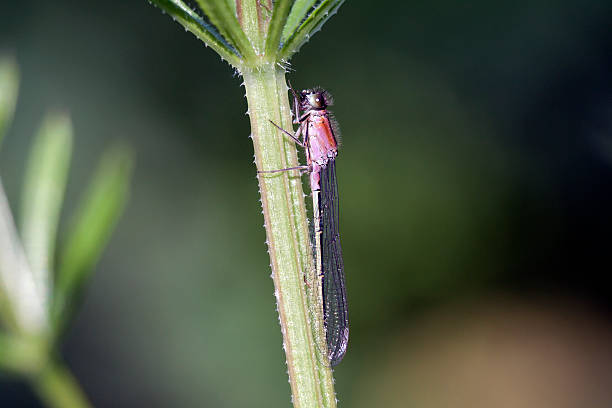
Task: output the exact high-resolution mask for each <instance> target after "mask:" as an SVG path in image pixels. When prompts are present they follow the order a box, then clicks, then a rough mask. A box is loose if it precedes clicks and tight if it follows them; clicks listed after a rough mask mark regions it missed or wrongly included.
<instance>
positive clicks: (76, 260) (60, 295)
mask: <svg viewBox="0 0 612 408" xmlns="http://www.w3.org/2000/svg"><path fill="white" fill-rule="evenodd" d="M131 169H132V156H131V154H130V152H129V151H128V150H127V149H126V148H125V147H117V148H115V149H112V150H111V151H109V152H107V153H105V155H104V157H103V158H102V160H101V162H100V165H99V167H98V169H97V170H96V173H95V175H94V177H93V180H92V182H91V183H90V185H89V187H88V191H87V192H86V194H85V195H84V198H83V199H82V201H81V203H80V206H79V208H78V210H77V212H76V214H75V217H74V220H73V222H72V224H71V228H70V230H69V233H68V238H67V240H66V243H65V245H64V246H63V248H62V251H61V256H60V262H61V263H60V267H59V271H58V274H57V277H56V285H55V288H54V293H53V295H54V296H53V309H52V324H53V328H54V331H55V333H56V334H59V333H60V332H61V330H62V329H63V326H64V324H65V323H66V322H67V320H68V318H69V317H70V314H71V313H70V312H71V309H72V307H73V306H74V304H75V303H76V301H77V300H78V298H79V294H80V292H81V289H82V287H83V284H84V283H85V281H86V280H87V278H88V277H89V275H90V273H91V271H92V270H93V267H94V265H95V264H96V262H97V261H98V259H99V258H100V256H101V254H102V251H103V249H104V247H105V246H106V244H107V242H108V240H109V238H110V235H111V232H112V231H113V229H114V226H115V223H116V222H117V220H118V218H119V216H120V215H121V213H122V211H123V208H124V206H125V203H126V200H127V196H128V188H129V181H130V178H131Z"/></svg>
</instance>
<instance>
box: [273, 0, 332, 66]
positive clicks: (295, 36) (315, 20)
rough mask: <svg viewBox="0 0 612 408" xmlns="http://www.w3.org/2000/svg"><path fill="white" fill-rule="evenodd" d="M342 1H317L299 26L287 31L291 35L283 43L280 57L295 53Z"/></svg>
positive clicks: (287, 57) (288, 56) (286, 57)
mask: <svg viewBox="0 0 612 408" xmlns="http://www.w3.org/2000/svg"><path fill="white" fill-rule="evenodd" d="M342 3H344V0H323V1H322V2H321V3H319V5H318V6H317V7H316V8H315V9H314V10H313V11H312V13H310V15H308V17H307V18H306V20H304V22H303V23H302V24H301V25H300V26H299V28H298V29H297V30H296V31H294V32H290V33H289V34H290V35H291V36H290V37H289V38H288V39H287V41H286V42H285V43H284V45H283V48H282V52H281V54H280V57H281V58H283V59H289V58H290V57H291V56H292V55H293V54H295V53H296V52H297V51H298V50H299V49H300V47H301V46H302V45H304V43H306V42H307V41H308V40H309V39H310V37H312V36H313V35H314V34H315V33H316V32H317V31H319V30H320V29H321V26H322V25H323V24H325V22H326V21H327V20H328V19H329V18H330V17H331V16H333V15H334V14H336V12H337V11H338V9H339V8H340V6H341V5H342Z"/></svg>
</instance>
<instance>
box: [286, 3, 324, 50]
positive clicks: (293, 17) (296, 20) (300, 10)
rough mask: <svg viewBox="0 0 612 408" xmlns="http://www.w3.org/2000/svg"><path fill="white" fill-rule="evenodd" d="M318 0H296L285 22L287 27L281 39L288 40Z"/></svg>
mask: <svg viewBox="0 0 612 408" xmlns="http://www.w3.org/2000/svg"><path fill="white" fill-rule="evenodd" d="M316 2H317V0H295V3H294V4H293V7H292V8H291V12H290V13H289V17H287V22H286V23H285V28H284V29H283V35H282V36H281V39H282V41H283V42H285V41H287V38H289V37H291V35H292V34H293V33H295V30H297V28H298V26H299V25H300V23H301V22H302V21H303V20H304V18H305V17H306V15H307V14H308V11H310V9H312V7H313V6H314V5H315V3H316Z"/></svg>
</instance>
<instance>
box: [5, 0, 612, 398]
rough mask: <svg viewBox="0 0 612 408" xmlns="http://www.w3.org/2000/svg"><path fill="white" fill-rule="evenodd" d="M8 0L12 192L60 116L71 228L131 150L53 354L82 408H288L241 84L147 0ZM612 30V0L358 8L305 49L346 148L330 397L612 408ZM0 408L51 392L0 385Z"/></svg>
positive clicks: (308, 80)
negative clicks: (123, 199) (17, 73)
mask: <svg viewBox="0 0 612 408" xmlns="http://www.w3.org/2000/svg"><path fill="white" fill-rule="evenodd" d="M1 9H2V11H1V12H0V50H1V52H3V53H5V54H6V53H9V54H12V55H14V56H15V57H16V58H17V60H18V63H19V65H20V68H21V74H22V84H21V92H20V99H19V103H18V106H17V111H16V117H15V121H14V123H13V126H12V128H11V130H10V131H9V133H8V134H7V136H6V139H5V141H4V143H3V146H2V151H0V172H1V174H2V181H3V183H4V184H5V188H6V190H7V192H8V194H9V198H10V199H11V200H12V202H13V203H16V202H17V200H18V197H19V189H20V185H21V182H22V175H23V170H24V160H25V157H26V154H27V151H28V147H29V144H30V142H31V140H32V135H33V134H34V133H35V130H36V128H37V127H38V126H39V124H40V122H41V120H42V117H43V115H44V113H45V112H46V111H47V110H49V109H52V108H59V109H65V110H68V111H69V112H70V113H71V116H72V119H73V121H74V126H75V139H76V140H75V142H76V146H75V155H74V159H73V163H72V168H71V175H70V181H69V185H68V192H67V197H68V198H67V205H66V207H65V209H64V212H65V213H69V212H70V210H71V209H73V208H74V202H75V200H76V198H77V197H78V195H79V193H80V192H81V190H82V188H83V187H84V186H85V184H86V182H87V180H88V178H89V177H90V175H91V172H92V171H93V169H94V167H95V163H96V161H97V159H98V157H99V156H100V152H101V151H102V150H103V149H104V148H105V147H107V146H109V145H110V144H111V143H112V142H113V141H117V140H120V141H127V142H129V143H130V144H131V146H132V147H133V149H134V151H135V152H136V155H137V165H136V173H135V179H134V180H133V184H132V193H131V201H130V203H129V206H128V207H127V210H126V212H125V214H124V216H123V217H122V219H121V221H120V223H119V225H118V229H117V231H116V233H115V234H114V236H113V238H112V241H111V243H110V245H109V247H108V249H107V251H106V252H105V255H104V257H103V259H102V261H101V263H100V264H99V266H98V267H97V270H96V272H95V275H94V277H93V279H92V281H91V283H90V286H89V290H88V292H87V295H86V296H85V299H84V303H83V307H82V309H81V311H80V313H79V314H78V316H77V318H76V321H75V322H74V325H73V326H72V329H71V330H70V332H69V334H68V336H67V338H66V341H65V342H64V347H63V350H62V351H63V356H64V357H65V359H66V360H67V362H68V364H69V366H70V367H71V369H72V370H73V371H74V373H75V375H76V376H77V377H78V379H79V380H80V382H81V383H82V385H83V387H84V389H85V390H86V392H87V393H88V395H89V396H90V398H91V400H92V401H93V403H94V404H95V405H96V406H99V407H137V406H143V407H144V406H146V407H281V406H289V405H290V391H289V384H288V382H287V376H286V366H285V359H284V354H283V350H282V344H281V334H280V330H279V325H278V320H277V315H276V311H275V302H274V297H273V284H272V280H271V279H270V269H269V266H268V264H269V260H268V258H267V253H266V246H265V243H264V241H265V234H264V229H263V227H262V224H263V217H262V215H261V208H260V204H259V202H258V188H257V182H256V178H255V168H254V165H253V163H252V161H253V151H252V145H251V141H250V139H249V138H248V135H249V121H248V117H247V116H246V115H245V112H246V110H247V108H246V100H245V98H244V88H242V87H241V86H240V84H241V79H240V77H238V76H237V75H236V73H235V72H234V71H233V70H232V69H231V68H230V67H229V66H228V65H227V64H225V63H222V62H221V61H220V59H219V57H218V56H217V55H216V54H214V52H213V51H211V50H210V49H207V48H204V46H203V44H202V43H200V42H199V41H198V40H197V39H196V38H195V37H194V36H192V35H191V34H189V33H185V32H184V30H183V29H182V28H181V27H180V26H179V25H178V24H176V23H174V22H172V21H171V19H169V18H168V16H166V15H163V14H162V13H161V12H160V11H159V10H158V9H156V8H154V7H153V6H151V5H150V4H149V3H148V2H146V1H144V0H143V1H129V2H128V1H92V2H84V3H83V2H79V3H75V2H71V1H54V2H47V1H20V2H9V1H4V2H3V3H2V7H1ZM611 27H612V3H611V2H610V1H589V0H587V1H582V2H577V1H576V2H574V1H556V2H548V1H540V0H536V1H529V2H526V1H523V2H515V1H498V2H489V1H480V0H477V1H472V2H468V4H466V3H465V2H450V1H430V2H404V1H395V2H378V3H376V5H375V4H374V3H372V2H368V1H363V0H352V1H348V2H347V3H346V4H345V5H344V6H343V7H342V8H341V10H340V12H339V14H338V15H336V16H334V17H333V18H332V19H331V20H330V21H329V22H328V24H327V25H326V26H325V27H324V28H323V30H322V31H321V32H320V33H318V34H317V35H316V36H315V37H314V38H313V39H312V40H311V41H310V43H308V44H306V46H304V47H303V49H302V51H301V52H300V53H299V54H297V55H296V56H295V57H294V58H293V61H292V67H293V69H294V71H292V72H291V74H290V75H289V77H290V79H291V81H292V82H293V84H294V85H296V86H297V87H299V88H304V87H309V86H312V85H322V86H324V87H326V88H328V89H329V90H330V91H331V92H332V93H333V95H334V96H335V99H336V106H335V107H334V110H335V113H336V116H337V118H338V120H339V122H340V125H341V129H342V133H343V142H344V143H343V148H342V152H341V156H340V158H339V161H338V173H339V174H338V179H339V181H340V186H339V189H340V194H341V209H342V212H341V229H342V234H343V235H342V240H343V241H342V244H343V249H344V256H345V265H346V274H347V285H348V296H349V304H350V320H351V340H350V345H349V351H348V353H347V355H346V358H345V360H344V361H343V362H342V364H341V365H339V366H338V367H337V368H336V370H335V378H336V391H337V393H338V399H339V400H340V403H341V406H345V407H376V406H386V407H424V408H438V407H450V406H452V407H476V408H478V407H539V408H542V407H556V408H559V407H590V408H599V407H602V408H603V407H610V406H612V325H611V324H610V323H611V321H610V311H611V310H612V309H611V307H612V302H611V300H610V293H611V289H610V285H609V284H608V275H609V274H610V265H611V262H610V243H611V231H612V211H611V209H612V194H611V191H612V32H611ZM14 207H16V205H14ZM62 231H63V230H62ZM62 231H60V234H61V233H62ZM0 406H2V407H5V406H6V407H9V406H19V407H21V406H23V407H37V406H39V403H38V401H37V399H36V398H35V396H34V395H33V394H32V393H31V391H30V390H29V388H28V387H27V386H26V385H24V384H22V383H20V382H19V381H16V380H14V379H11V378H7V377H2V378H1V379H0Z"/></svg>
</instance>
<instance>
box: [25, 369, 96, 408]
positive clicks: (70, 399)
mask: <svg viewBox="0 0 612 408" xmlns="http://www.w3.org/2000/svg"><path fill="white" fill-rule="evenodd" d="M32 382H33V387H34V389H35V390H36V392H37V393H38V396H39V397H40V399H41V400H42V401H43V402H44V403H45V404H46V405H47V406H48V407H52V408H88V407H91V404H90V403H89V401H88V400H87V397H85V394H84V393H83V391H82V390H81V388H80V387H79V385H78V383H77V381H76V380H75V378H74V377H73V376H72V374H71V373H70V371H68V369H67V368H66V367H64V366H63V365H61V364H59V363H57V362H49V364H48V365H47V366H46V368H45V369H44V370H43V371H42V372H41V373H40V374H39V375H38V376H35V377H33V378H32Z"/></svg>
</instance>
